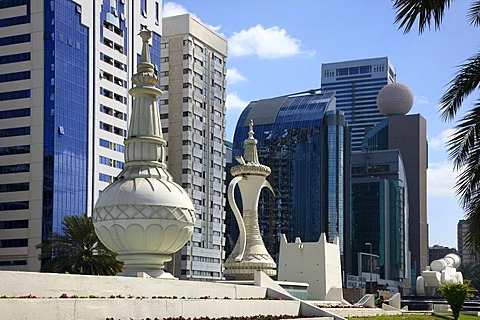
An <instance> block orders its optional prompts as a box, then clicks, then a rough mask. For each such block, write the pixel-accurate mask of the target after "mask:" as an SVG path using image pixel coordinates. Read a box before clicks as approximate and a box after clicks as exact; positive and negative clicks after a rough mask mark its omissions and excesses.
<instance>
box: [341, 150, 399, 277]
mask: <svg viewBox="0 0 480 320" xmlns="http://www.w3.org/2000/svg"><path fill="white" fill-rule="evenodd" d="M351 163H352V215H351V221H352V222H351V248H352V253H351V254H352V265H353V266H358V263H359V262H358V261H357V255H358V253H362V252H363V253H366V252H367V251H368V247H367V246H366V245H365V243H366V242H369V243H371V244H372V252H373V254H376V255H378V256H379V265H378V267H379V269H378V270H375V273H379V274H380V277H381V279H385V280H394V281H398V282H399V283H401V282H403V280H404V279H405V278H408V261H407V256H408V195H407V179H406V172H405V168H404V165H403V162H402V158H401V156H400V152H399V151H398V150H382V151H372V150H368V151H365V152H359V153H356V154H354V155H352V160H351ZM356 269H357V268H355V267H354V269H353V270H349V271H352V272H354V273H356V272H355V271H356ZM359 275H360V274H359Z"/></svg>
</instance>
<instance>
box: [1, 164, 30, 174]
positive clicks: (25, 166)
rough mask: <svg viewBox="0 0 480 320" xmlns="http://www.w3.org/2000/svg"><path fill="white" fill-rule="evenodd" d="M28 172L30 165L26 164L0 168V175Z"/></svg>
mask: <svg viewBox="0 0 480 320" xmlns="http://www.w3.org/2000/svg"><path fill="white" fill-rule="evenodd" d="M29 171H30V164H28V163H22V164H12V165H8V166H0V174H9V173H19V172H29Z"/></svg>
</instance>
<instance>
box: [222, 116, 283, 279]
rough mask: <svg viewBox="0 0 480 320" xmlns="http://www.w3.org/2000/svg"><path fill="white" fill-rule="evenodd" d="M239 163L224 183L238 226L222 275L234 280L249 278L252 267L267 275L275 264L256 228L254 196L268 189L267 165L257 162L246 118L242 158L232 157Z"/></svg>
mask: <svg viewBox="0 0 480 320" xmlns="http://www.w3.org/2000/svg"><path fill="white" fill-rule="evenodd" d="M236 159H237V161H238V162H239V163H240V165H237V166H235V167H233V168H232V169H231V173H232V176H234V177H235V178H233V179H232V181H231V182H230V184H229V186H228V191H227V192H228V202H229V203H230V207H231V208H232V211H233V213H234V215H235V219H236V220H237V223H238V227H239V229H240V235H239V236H238V240H237V243H236V244H235V247H234V248H233V251H232V253H231V254H230V256H229V257H228V258H227V260H226V261H225V271H224V275H225V276H231V277H234V278H235V279H236V280H251V279H253V276H254V272H255V270H261V271H263V272H265V273H266V274H267V275H269V276H274V275H276V274H277V272H276V268H277V265H276V263H275V261H273V259H272V257H271V256H270V254H269V253H268V251H267V249H266V248H265V244H264V243H263V240H262V236H261V235H260V229H259V227H258V199H259V197H260V191H261V190H262V189H263V188H264V187H267V188H269V189H270V191H272V193H273V189H272V186H271V185H270V183H269V182H268V181H267V180H266V177H267V176H268V175H270V172H271V170H270V168H269V167H267V166H265V165H262V164H260V162H259V161H258V153H257V140H256V139H255V138H254V137H253V120H250V131H249V132H248V138H247V139H246V140H245V150H244V154H243V157H242V156H239V157H236ZM237 184H238V186H239V189H240V194H241V197H242V204H243V218H242V215H241V214H240V211H239V210H238V207H237V205H236V203H235V199H234V191H235V187H236V185H237Z"/></svg>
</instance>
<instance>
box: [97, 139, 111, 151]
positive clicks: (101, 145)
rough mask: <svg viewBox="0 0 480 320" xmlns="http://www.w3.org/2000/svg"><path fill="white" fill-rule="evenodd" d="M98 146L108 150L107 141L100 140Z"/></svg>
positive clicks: (108, 144) (108, 143)
mask: <svg viewBox="0 0 480 320" xmlns="http://www.w3.org/2000/svg"><path fill="white" fill-rule="evenodd" d="M99 145H100V147H104V148H107V149H110V141H108V140H105V139H100V143H99Z"/></svg>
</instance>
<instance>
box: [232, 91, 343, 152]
mask: <svg viewBox="0 0 480 320" xmlns="http://www.w3.org/2000/svg"><path fill="white" fill-rule="evenodd" d="M334 101H335V96H334V92H326V93H319V94H309V95H301V96H292V97H288V96H284V97H277V98H271V99H264V100H259V101H253V102H251V103H250V104H249V105H248V106H247V107H246V108H245V109H244V110H243V112H242V114H241V115H240V118H239V119H238V122H237V126H236V128H235V134H234V139H233V140H234V149H235V148H239V147H240V144H241V143H243V140H244V139H245V138H246V137H247V136H248V130H249V128H248V126H249V121H250V119H253V123H254V131H255V138H256V139H258V140H259V141H264V140H265V139H267V140H268V139H271V138H275V137H278V136H279V135H282V134H284V132H287V131H289V130H291V129H301V128H312V129H313V128H321V126H322V121H323V118H324V116H325V113H326V111H327V110H330V109H334V108H335V103H334Z"/></svg>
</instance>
